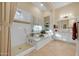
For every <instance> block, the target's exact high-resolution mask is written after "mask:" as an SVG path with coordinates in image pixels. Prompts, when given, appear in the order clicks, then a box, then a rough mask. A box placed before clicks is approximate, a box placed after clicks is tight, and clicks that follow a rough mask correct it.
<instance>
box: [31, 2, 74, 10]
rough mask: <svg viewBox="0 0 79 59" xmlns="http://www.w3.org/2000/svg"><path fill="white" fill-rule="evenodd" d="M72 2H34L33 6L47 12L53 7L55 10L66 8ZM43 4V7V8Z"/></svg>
mask: <svg viewBox="0 0 79 59" xmlns="http://www.w3.org/2000/svg"><path fill="white" fill-rule="evenodd" d="M70 3H72V2H32V4H33V5H34V6H36V7H38V8H39V9H40V10H42V11H45V10H48V9H52V8H53V7H54V8H55V9H57V8H61V7H64V6H66V5H68V4H70ZM41 4H43V6H41Z"/></svg>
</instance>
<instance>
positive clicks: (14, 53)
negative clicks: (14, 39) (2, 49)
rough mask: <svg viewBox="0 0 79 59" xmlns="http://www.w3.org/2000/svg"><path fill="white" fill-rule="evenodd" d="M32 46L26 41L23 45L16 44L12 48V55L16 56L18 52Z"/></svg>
mask: <svg viewBox="0 0 79 59" xmlns="http://www.w3.org/2000/svg"><path fill="white" fill-rule="evenodd" d="M31 47H32V46H31V45H29V44H26V43H24V44H21V45H18V46H16V47H13V48H12V53H11V54H12V55H13V56H14V55H17V54H19V53H21V52H23V51H25V50H27V49H30V48H31Z"/></svg>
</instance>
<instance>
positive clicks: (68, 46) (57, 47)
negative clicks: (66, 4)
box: [28, 40, 76, 56]
mask: <svg viewBox="0 0 79 59" xmlns="http://www.w3.org/2000/svg"><path fill="white" fill-rule="evenodd" d="M75 54H76V44H72V43H67V42H64V41H59V40H54V41H51V42H49V43H48V44H47V45H45V46H44V47H43V48H41V49H39V50H38V51H36V50H34V51H33V52H31V53H30V54H28V56H75Z"/></svg>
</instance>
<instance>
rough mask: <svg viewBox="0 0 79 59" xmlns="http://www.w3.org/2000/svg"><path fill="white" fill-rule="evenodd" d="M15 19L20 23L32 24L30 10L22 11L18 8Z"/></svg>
mask: <svg viewBox="0 0 79 59" xmlns="http://www.w3.org/2000/svg"><path fill="white" fill-rule="evenodd" d="M14 19H15V20H18V21H26V22H30V21H31V20H32V14H31V12H29V11H28V10H22V9H18V8H17V11H16V14H15V17H14Z"/></svg>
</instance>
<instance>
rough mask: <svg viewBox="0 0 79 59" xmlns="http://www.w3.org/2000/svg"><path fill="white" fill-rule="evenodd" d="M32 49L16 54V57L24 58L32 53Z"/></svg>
mask: <svg viewBox="0 0 79 59" xmlns="http://www.w3.org/2000/svg"><path fill="white" fill-rule="evenodd" d="M34 49H35V47H32V48H29V49H27V50H25V51H23V52H21V53H19V54H17V55H16V56H25V55H26V54H28V53H30V52H32V51H33V50H34Z"/></svg>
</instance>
